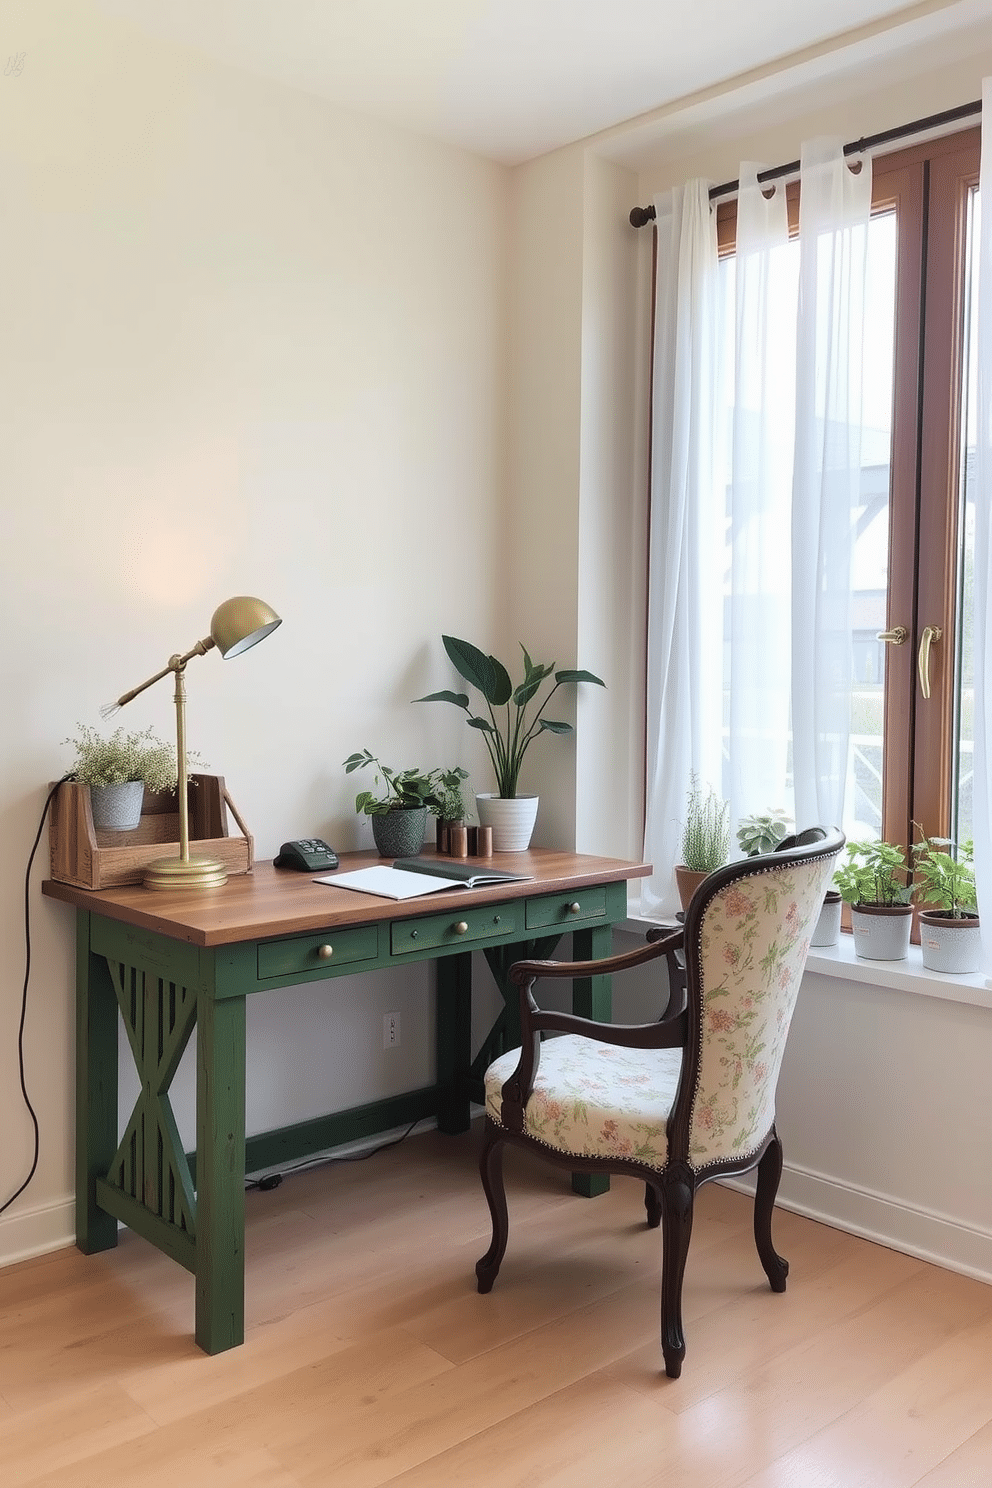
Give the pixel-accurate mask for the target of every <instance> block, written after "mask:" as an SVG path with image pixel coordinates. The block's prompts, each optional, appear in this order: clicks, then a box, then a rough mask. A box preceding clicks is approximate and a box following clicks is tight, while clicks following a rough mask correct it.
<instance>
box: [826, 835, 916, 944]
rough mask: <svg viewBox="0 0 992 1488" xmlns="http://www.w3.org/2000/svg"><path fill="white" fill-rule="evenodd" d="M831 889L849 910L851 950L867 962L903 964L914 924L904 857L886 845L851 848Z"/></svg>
mask: <svg viewBox="0 0 992 1488" xmlns="http://www.w3.org/2000/svg"><path fill="white" fill-rule="evenodd" d="M845 852H846V855H847V861H846V862H844V863H842V864H841V866H840V867H839V868H838V869H837V872H836V873H835V874H834V887H835V888H836V889H837V891H838V892H839V894H840V896H841V898H842V899H843V900H844V902H845V904H849V905H850V906H851V929H852V930H853V932H854V950H855V953H856V954H857V955H858V956H862V957H864V958H865V960H868V961H902V960H903V959H904V958H905V956H906V954H907V952H908V950H909V932H910V929H911V927H912V921H913V906H912V904H911V903H910V897H911V894H912V889H911V887H910V885H909V882H908V870H907V868H906V854H905V851H904V850H903V848H901V847H896V846H893V845H892V844H891V843H889V842H849V843H848V844H847V847H846V849H845Z"/></svg>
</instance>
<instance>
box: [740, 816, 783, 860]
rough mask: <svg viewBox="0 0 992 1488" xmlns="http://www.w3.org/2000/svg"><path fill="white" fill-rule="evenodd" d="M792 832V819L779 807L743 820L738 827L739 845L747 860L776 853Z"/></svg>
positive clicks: (745, 817)
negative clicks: (763, 854)
mask: <svg viewBox="0 0 992 1488" xmlns="http://www.w3.org/2000/svg"><path fill="white" fill-rule="evenodd" d="M791 831H792V818H791V817H790V816H787V815H786V813H785V812H784V811H782V810H781V809H780V808H779V807H773V808H770V809H769V810H768V811H763V812H757V813H755V815H753V816H744V817H742V818H741V820H740V823H739V824H738V827H737V845H738V847H739V848H740V850H741V852H742V853H743V854H744V856H745V857H746V858H754V857H757V856H758V854H759V853H770V852H774V851H775V849H776V848H777V847H778V845H779V843H780V842H782V841H783V840H784V839H785V838H786V837H788V835H789V833H790V832H791Z"/></svg>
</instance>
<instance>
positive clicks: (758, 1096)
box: [476, 827, 844, 1379]
mask: <svg viewBox="0 0 992 1488" xmlns="http://www.w3.org/2000/svg"><path fill="white" fill-rule="evenodd" d="M843 843H844V838H843V835H842V834H841V833H840V832H839V831H837V830H836V829H835V828H825V827H818V828H811V829H810V830H808V831H806V832H804V833H803V834H802V836H801V837H800V838H791V839H788V840H787V841H786V842H785V843H783V844H782V846H781V847H780V848H779V849H778V851H776V852H774V853H770V854H768V855H767V856H762V857H752V858H745V859H743V860H742V861H740V862H736V863H731V864H729V865H728V866H727V867H725V868H721V869H718V870H717V872H715V873H712V874H711V875H710V876H709V877H708V878H707V879H706V880H705V882H704V883H703V884H701V885H700V887H699V888H698V889H697V891H696V894H695V896H694V897H693V899H692V902H691V904H690V905H689V908H688V910H687V911H686V915H685V924H684V926H683V927H681V928H680V929H678V930H675V931H671V932H668V931H652V932H651V933H650V935H649V943H648V944H647V945H645V946H641V947H639V948H638V949H637V950H634V951H629V952H627V953H625V954H623V955H618V956H612V957H608V958H606V959H605V960H601V961H595V962H554V961H521V962H518V963H517V965H516V966H514V968H513V970H512V973H511V975H512V977H513V980H514V981H515V982H516V983H517V985H518V986H519V988H520V1016H521V1028H522V1047H521V1048H520V1049H514V1050H511V1051H510V1052H509V1053H507V1054H503V1055H502V1056H501V1057H500V1058H499V1059H497V1060H496V1061H495V1062H494V1063H493V1064H492V1065H490V1067H489V1069H488V1071H487V1073H486V1129H485V1142H484V1147H483V1153H482V1159H481V1165H480V1166H481V1173H482V1183H483V1187H484V1189H485V1193H486V1198H487V1200H488V1202H489V1208H490V1212H491V1215H492V1222H493V1238H492V1244H491V1245H490V1247H489V1250H488V1251H487V1253H486V1254H485V1255H484V1256H483V1258H482V1259H481V1260H480V1261H479V1263H478V1265H477V1266H476V1275H477V1277H478V1285H479V1291H480V1292H488V1291H489V1290H490V1289H491V1288H492V1285H493V1282H494V1281H495V1279H496V1275H497V1272H498V1271H499V1267H500V1263H501V1261H502V1259H503V1254H504V1252H505V1250H506V1242H507V1236H508V1229H509V1224H508V1217H507V1208H506V1195H505V1191H504V1188H503V1177H502V1157H503V1149H504V1146H505V1144H506V1143H507V1142H516V1143H521V1144H523V1145H525V1146H527V1147H530V1148H531V1149H533V1150H536V1151H538V1152H541V1153H542V1154H543V1155H544V1156H546V1157H547V1158H549V1159H550V1160H552V1161H555V1162H558V1163H560V1164H562V1165H564V1166H566V1167H568V1168H571V1169H573V1170H577V1171H583V1170H589V1171H599V1172H614V1173H627V1174H632V1175H634V1176H635V1177H639V1178H641V1179H643V1180H644V1182H645V1184H646V1199H645V1204H646V1209H647V1217H648V1224H649V1225H651V1226H656V1225H658V1224H659V1223H660V1224H661V1226H662V1241H663V1256H662V1282H661V1341H662V1350H663V1353H664V1358H665V1368H666V1371H667V1373H668V1374H669V1375H670V1376H671V1377H672V1378H673V1379H675V1378H677V1377H678V1375H679V1374H680V1373H681V1369H682V1360H683V1358H684V1357H685V1340H684V1337H683V1332H682V1278H683V1273H684V1270H685V1263H686V1256H687V1254H688V1248H689V1236H690V1234H691V1231H692V1208H693V1199H694V1196H695V1192H696V1190H697V1189H698V1188H699V1187H700V1186H701V1185H702V1184H703V1183H706V1182H708V1181H709V1180H710V1179H711V1178H718V1177H721V1176H724V1175H726V1174H730V1173H742V1172H746V1171H747V1170H748V1169H750V1168H755V1167H756V1168H757V1169H758V1184H757V1192H756V1196H755V1213H754V1234H755V1241H756V1244H757V1249H758V1255H759V1258H760V1260H761V1264H762V1266H763V1267H764V1270H765V1273H766V1275H767V1277H768V1280H769V1282H770V1283H771V1287H772V1290H773V1291H778V1292H781V1291H784V1290H785V1279H786V1276H787V1274H788V1269H789V1268H788V1264H787V1262H786V1261H784V1260H783V1259H782V1257H781V1256H779V1255H778V1254H777V1253H776V1251H775V1249H774V1246H773V1245H772V1238H771V1220H772V1210H773V1208H774V1204H775V1195H776V1192H777V1190H778V1183H779V1178H780V1175H781V1171H782V1144H781V1142H780V1141H779V1138H778V1134H777V1132H776V1130H775V1090H776V1085H777V1083H778V1076H779V1070H780V1069H781V1065H782V1056H783V1054H784V1052H785V1044H786V1038H787V1037H788V1032H789V1025H790V1022H791V1020H792V1013H793V1009H794V1008H795V1004H796V998H797V996H798V993H799V984H800V981H801V980H802V974H803V968H804V966H805V962H806V953H807V951H808V949H809V942H810V936H811V935H812V933H813V929H814V927H815V925H816V921H817V918H818V916H819V913H820V908H821V906H822V903H823V898H824V894H825V893H826V891H827V889H828V887H829V884H830V879H831V875H832V873H833V869H834V863H835V861H836V858H837V855H838V853H839V852H840V850H841V848H842V846H843ZM675 950H681V951H682V952H683V956H684V962H685V983H686V1000H685V1006H684V1008H683V1007H681V1006H680V1004H679V1002H678V1001H675V1002H674V1006H673V1004H672V1003H670V1004H669V1008H668V1010H667V1011H666V1014H665V1016H664V1017H663V1018H662V1019H661V1021H660V1022H658V1023H649V1024H644V1025H640V1026H621V1025H616V1024H601V1023H594V1022H590V1021H588V1020H587V1019H584V1018H578V1017H575V1016H573V1015H571V1014H566V1013H551V1012H542V1011H541V1010H540V1009H539V1008H538V1006H537V1003H536V1002H535V1001H534V998H533V995H532V992H531V988H532V987H533V985H534V983H535V982H536V981H537V980H539V979H540V978H543V977H568V978H571V977H578V976H583V977H587V976H596V975H604V974H616V973H619V972H622V971H624V970H627V969H629V968H631V967H634V966H640V965H642V964H643V963H644V962H647V961H652V960H655V959H656V958H661V957H669V958H670V957H671V956H672V953H673V952H674V951H675ZM670 964H671V963H670ZM547 1033H554V1034H557V1035H558V1037H555V1038H550V1039H547V1040H545V1041H543V1042H542V1035H544V1034H547Z"/></svg>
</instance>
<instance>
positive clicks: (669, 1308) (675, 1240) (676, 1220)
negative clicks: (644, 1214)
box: [661, 1174, 694, 1379]
mask: <svg viewBox="0 0 992 1488" xmlns="http://www.w3.org/2000/svg"><path fill="white" fill-rule="evenodd" d="M693 1197H694V1191H693V1183H692V1178H691V1176H690V1175H689V1174H673V1175H672V1177H671V1178H669V1179H666V1181H665V1182H664V1183H663V1184H662V1190H661V1225H662V1238H663V1244H664V1254H663V1255H662V1260H661V1350H662V1353H663V1354H664V1356H665V1373H666V1374H667V1375H668V1377H669V1379H678V1377H679V1375H680V1374H681V1373H682V1360H683V1359H684V1358H685V1337H684V1335H683V1333H682V1278H683V1276H684V1275H685V1262H686V1256H687V1255H688V1253H689V1237H690V1236H691V1234H692V1203H693Z"/></svg>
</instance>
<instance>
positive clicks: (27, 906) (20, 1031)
mask: <svg viewBox="0 0 992 1488" xmlns="http://www.w3.org/2000/svg"><path fill="white" fill-rule="evenodd" d="M72 778H73V776H72V773H71V772H70V773H69V774H68V775H63V776H62V779H61V780H57V781H56V782H55V784H54V785H53V786H52V788H51V790H50V791H49V792H48V799H47V801H46V802H45V806H44V809H43V811H42V813H41V821H40V822H39V823H38V833H37V836H36V837H35V839H34V846H33V847H32V849H31V852H30V854H29V856H28V866H27V868H26V869H25V871H24V987H23V989H22V991H21V1019H20V1023H19V1024H18V1027H17V1069H18V1074H19V1075H20V1080H21V1095H22V1096H23V1098H24V1104H25V1106H26V1107H27V1112H28V1115H29V1116H30V1117H31V1125H32V1126H33V1127H34V1156H33V1157H32V1159H31V1170H30V1172H29V1173H28V1176H27V1177H26V1178H25V1180H24V1182H23V1183H22V1184H21V1186H20V1188H17V1189H15V1190H14V1192H13V1193H12V1194H11V1196H10V1198H9V1199H5V1200H4V1202H3V1203H2V1204H0V1214H2V1213H3V1212H4V1210H5V1209H9V1208H10V1206H11V1204H12V1203H13V1202H14V1200H15V1199H19V1198H20V1196H21V1194H22V1193H23V1192H24V1190H25V1189H26V1188H27V1186H28V1184H29V1183H30V1182H31V1179H32V1178H33V1177H34V1175H35V1173H36V1172H37V1171H38V1158H39V1156H40V1152H41V1132H40V1130H39V1127H38V1115H37V1112H36V1111H35V1108H34V1106H33V1105H32V1104H31V1097H30V1096H29V1095H28V1086H27V1080H26V1078H25V1075H24V1025H25V1022H26V1021H27V1015H28V982H29V981H30V979H31V869H32V867H33V866H34V857H35V853H36V852H37V851H38V843H39V842H40V841H41V834H42V832H43V831H44V829H45V819H46V817H47V816H48V812H49V808H50V807H51V804H52V802H53V801H54V799H55V792H56V791H57V790H58V788H59V786H60V785H62V783H63V782H64V781H66V780H71V779H72Z"/></svg>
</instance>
